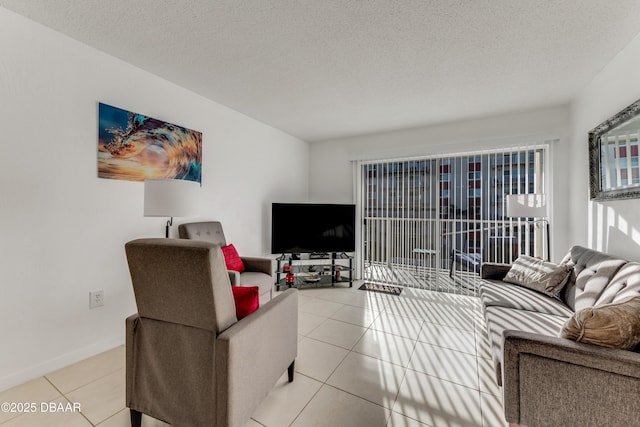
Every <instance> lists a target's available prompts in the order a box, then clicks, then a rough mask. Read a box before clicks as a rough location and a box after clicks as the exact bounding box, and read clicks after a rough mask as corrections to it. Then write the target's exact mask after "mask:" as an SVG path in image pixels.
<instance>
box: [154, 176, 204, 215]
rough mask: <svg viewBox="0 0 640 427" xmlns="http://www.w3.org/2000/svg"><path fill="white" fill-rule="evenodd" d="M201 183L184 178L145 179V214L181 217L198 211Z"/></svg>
mask: <svg viewBox="0 0 640 427" xmlns="http://www.w3.org/2000/svg"><path fill="white" fill-rule="evenodd" d="M199 189H200V184H199V183H197V182H195V181H187V180H184V179H145V180H144V216H164V217H181V216H193V215H196V214H197V213H198V201H199V198H198V193H197V191H198V190H199Z"/></svg>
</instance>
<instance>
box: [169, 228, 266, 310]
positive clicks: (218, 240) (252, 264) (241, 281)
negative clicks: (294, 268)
mask: <svg viewBox="0 0 640 427" xmlns="http://www.w3.org/2000/svg"><path fill="white" fill-rule="evenodd" d="M178 234H179V236H180V238H181V239H193V240H203V241H205V242H210V243H213V244H214V245H217V246H226V245H227V241H226V239H225V238H224V232H223V231H222V224H221V223H220V222H218V221H209V222H190V223H187V224H180V225H179V226H178ZM240 258H241V259H242V262H243V263H244V267H245V271H244V272H242V273H240V272H237V271H233V270H228V271H229V280H231V285H232V286H257V287H259V288H260V304H261V305H262V304H264V303H266V302H267V301H269V300H270V299H271V298H273V286H274V279H273V260H272V259H271V258H261V257H243V256H241V257H240Z"/></svg>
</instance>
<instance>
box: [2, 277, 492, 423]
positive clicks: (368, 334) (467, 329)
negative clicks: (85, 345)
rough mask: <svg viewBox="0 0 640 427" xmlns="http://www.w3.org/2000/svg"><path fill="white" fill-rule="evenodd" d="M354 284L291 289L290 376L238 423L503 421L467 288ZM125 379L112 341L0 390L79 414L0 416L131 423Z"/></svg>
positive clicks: (10, 397) (11, 397)
mask: <svg viewBox="0 0 640 427" xmlns="http://www.w3.org/2000/svg"><path fill="white" fill-rule="evenodd" d="M357 286H358V285H357V284H354V287H353V288H321V289H303V290H301V291H300V292H299V297H300V299H299V328H298V332H299V336H298V342H299V347H298V358H297V360H296V372H297V373H296V377H295V380H294V382H293V383H288V382H287V379H286V373H283V376H282V377H281V378H280V380H279V381H278V383H277V384H276V385H275V387H274V389H273V390H272V392H271V393H270V394H269V396H267V398H266V399H265V400H264V402H263V403H262V405H261V406H260V407H259V408H258V409H257V410H256V411H255V413H254V414H253V416H252V418H251V419H250V420H249V421H248V422H247V424H246V425H245V427H259V426H267V427H279V426H296V427H298V426H300V427H306V426H331V427H340V426H349V427H357V426H363V427H375V426H381V427H383V426H389V427H418V426H425V425H426V426H432V427H439V426H447V427H453V426H483V427H497V426H504V425H505V421H504V419H503V417H502V405H501V401H500V399H501V397H500V396H501V390H500V388H499V387H498V386H497V385H496V383H495V380H494V374H493V366H492V363H491V360H490V357H491V356H490V353H489V349H488V343H487V339H486V331H485V329H484V323H483V321H482V315H481V312H480V306H479V302H478V300H477V299H476V298H473V297H469V296H461V295H451V294H446V293H441V292H431V291H421V290H417V289H411V288H407V289H404V290H403V292H402V294H401V295H400V296H391V295H385V294H377V293H372V292H365V291H360V290H358V289H357ZM124 386H125V383H124V347H123V346H120V347H117V348H114V349H113V350H110V351H107V352H105V353H102V354H99V355H96V356H94V357H91V358H89V359H86V360H83V361H81V362H79V363H76V364H74V365H71V366H68V367H66V368H64V369H61V370H59V371H56V372H52V373H50V374H48V375H46V376H44V377H41V378H37V379H35V380H33V381H30V382H28V383H26V384H23V385H21V386H18V387H15V388H13V389H10V390H7V391H4V392H2V393H0V402H36V403H37V404H38V409H40V404H41V402H53V403H54V404H61V403H62V404H67V403H80V405H81V408H82V411H81V412H80V413H78V412H59V413H42V412H41V411H40V410H38V411H37V412H36V413H27V414H21V415H20V414H16V413H7V412H0V425H2V427H5V426H6V427H9V426H65V427H66V426H100V427H123V426H129V412H128V410H127V409H125V403H124ZM143 426H144V427H152V426H153V427H160V426H167V424H165V423H162V422H160V421H157V420H153V419H151V418H148V417H144V418H143Z"/></svg>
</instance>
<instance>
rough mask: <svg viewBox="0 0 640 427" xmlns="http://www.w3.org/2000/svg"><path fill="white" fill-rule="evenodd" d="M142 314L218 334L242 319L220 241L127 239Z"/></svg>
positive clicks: (129, 260)
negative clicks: (238, 313) (236, 306)
mask: <svg viewBox="0 0 640 427" xmlns="http://www.w3.org/2000/svg"><path fill="white" fill-rule="evenodd" d="M125 251H126V254H127V261H128V263H129V271H130V273H131V281H132V283H133V291H134V294H135V298H136V304H137V306H138V315H139V316H140V317H141V318H145V317H146V318H150V319H155V320H162V321H166V322H170V323H177V324H182V325H188V326H192V327H195V328H201V329H206V330H209V331H212V332H215V333H216V334H218V333H220V332H222V331H224V330H225V329H227V328H228V327H229V326H231V325H233V324H234V323H236V322H237V319H236V314H235V303H234V301H233V294H232V292H231V284H230V282H229V275H228V274H227V269H226V266H225V263H224V257H223V255H222V251H221V250H220V247H218V246H216V245H214V244H212V243H207V242H203V241H198V240H183V239H162V238H153V239H138V240H133V241H131V242H129V243H127V244H126V245H125Z"/></svg>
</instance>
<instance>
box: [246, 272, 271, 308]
mask: <svg viewBox="0 0 640 427" xmlns="http://www.w3.org/2000/svg"><path fill="white" fill-rule="evenodd" d="M240 283H241V285H240V286H257V287H258V288H260V304H261V305H263V304H265V303H266V302H267V301H269V300H270V299H271V291H272V289H273V286H274V283H273V278H272V277H271V276H269V275H267V274H264V273H256V272H252V271H245V272H244V273H241V274H240Z"/></svg>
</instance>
